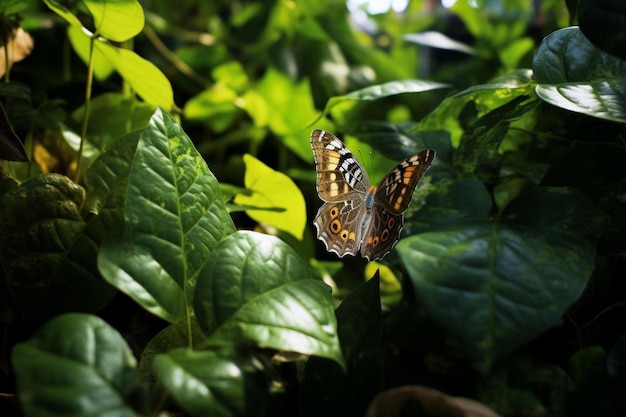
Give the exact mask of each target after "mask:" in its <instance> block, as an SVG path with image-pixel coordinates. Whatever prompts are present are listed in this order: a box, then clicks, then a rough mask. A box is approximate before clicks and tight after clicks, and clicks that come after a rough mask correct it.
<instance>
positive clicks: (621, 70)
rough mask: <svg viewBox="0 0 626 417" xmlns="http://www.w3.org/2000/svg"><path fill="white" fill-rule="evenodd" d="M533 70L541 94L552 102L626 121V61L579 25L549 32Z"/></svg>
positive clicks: (544, 98) (602, 116) (600, 116)
mask: <svg viewBox="0 0 626 417" xmlns="http://www.w3.org/2000/svg"><path fill="white" fill-rule="evenodd" d="M533 70H534V72H535V78H536V79H537V82H538V85H537V87H536V91H537V95H538V96H539V97H541V98H542V99H543V100H545V101H547V102H548V103H550V104H552V105H555V106H558V107H561V108H564V109H567V110H571V111H575V112H578V113H582V114H586V115H588V116H592V117H598V118H601V119H606V120H612V121H615V122H620V123H626V61H625V60H623V59H619V58H617V57H615V56H613V55H610V54H608V53H606V52H603V51H601V50H599V49H597V48H596V47H595V46H593V45H592V44H591V42H589V41H588V40H587V38H585V36H584V35H583V34H582V32H581V31H580V29H578V28H577V27H570V28H566V29H561V30H558V31H556V32H553V33H551V34H550V35H548V36H547V37H546V38H545V39H544V40H543V42H542V43H541V45H540V46H539V49H538V50H537V53H536V54H535V58H534V60H533Z"/></svg>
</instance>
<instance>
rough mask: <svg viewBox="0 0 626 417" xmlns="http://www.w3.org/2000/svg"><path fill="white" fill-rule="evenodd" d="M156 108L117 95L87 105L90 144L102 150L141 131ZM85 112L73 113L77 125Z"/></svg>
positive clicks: (97, 98)
mask: <svg viewBox="0 0 626 417" xmlns="http://www.w3.org/2000/svg"><path fill="white" fill-rule="evenodd" d="M155 110H156V107H155V106H153V105H151V104H148V103H145V102H141V101H139V100H138V99H136V98H135V97H128V96H125V95H123V94H120V93H104V94H100V95H98V96H97V97H95V98H93V99H92V100H91V101H90V102H89V125H88V127H87V138H88V139H89V143H91V144H92V145H94V146H95V147H96V148H97V149H99V150H101V151H102V150H104V149H105V148H106V147H107V146H108V145H109V144H110V143H111V142H113V141H114V140H116V139H118V138H120V137H122V136H124V135H126V134H128V133H130V132H132V131H134V130H137V129H143V128H145V127H146V125H147V124H148V122H149V121H150V117H152V114H153V113H154V111H155ZM84 111H85V108H84V106H80V107H79V108H77V109H76V110H74V111H73V112H72V119H74V121H75V122H76V125H77V126H78V125H80V122H81V121H82V119H83V115H84Z"/></svg>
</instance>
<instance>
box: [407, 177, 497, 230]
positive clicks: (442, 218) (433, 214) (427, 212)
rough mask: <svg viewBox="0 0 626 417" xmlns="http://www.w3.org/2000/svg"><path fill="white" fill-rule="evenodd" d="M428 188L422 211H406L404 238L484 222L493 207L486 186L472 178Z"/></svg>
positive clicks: (441, 183) (439, 182) (439, 183)
mask: <svg viewBox="0 0 626 417" xmlns="http://www.w3.org/2000/svg"><path fill="white" fill-rule="evenodd" d="M431 188H432V190H430V192H429V194H428V196H427V197H426V200H425V202H424V205H423V207H421V208H420V209H419V210H417V211H414V210H413V206H411V207H410V208H409V210H407V212H406V214H405V229H404V230H403V233H405V234H406V235H407V236H410V235H414V234H417V233H422V232H425V231H430V230H437V229H440V228H442V227H448V226H452V225H457V224H463V223H467V222H473V221H477V220H478V221H480V220H486V219H487V217H488V215H489V213H490V211H491V207H492V205H493V202H492V200H491V195H490V194H489V191H488V190H487V188H486V187H485V185H484V184H483V183H482V182H481V181H479V180H478V179H477V178H474V177H470V178H459V179H453V180H444V181H438V182H437V184H436V185H432V186H431ZM413 198H416V197H413Z"/></svg>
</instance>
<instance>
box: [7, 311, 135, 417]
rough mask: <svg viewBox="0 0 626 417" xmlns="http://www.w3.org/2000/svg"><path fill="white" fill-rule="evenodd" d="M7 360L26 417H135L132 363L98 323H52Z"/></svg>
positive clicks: (79, 318)
mask: <svg viewBox="0 0 626 417" xmlns="http://www.w3.org/2000/svg"><path fill="white" fill-rule="evenodd" d="M12 359H13V367H14V369H15V373H16V375H17V391H18V398H19V400H20V404H21V407H22V410H23V411H24V414H25V415H26V416H28V417H30V416H33V417H34V416H38V417H39V416H59V417H61V416H70V415H74V416H79V415H80V416H112V415H115V416H129V417H131V416H138V415H140V413H139V412H137V408H138V406H139V407H140V406H141V404H136V402H137V399H140V398H141V397H138V396H137V394H138V393H139V392H140V391H139V384H138V381H137V378H136V370H135V368H136V361H135V358H134V357H133V355H132V352H131V350H130V348H129V347H128V345H127V344H126V342H125V341H124V339H123V338H122V336H121V335H120V334H119V333H118V332H117V331H115V330H114V329H113V328H112V327H110V326H109V325H108V324H107V323H106V322H104V321H103V320H102V319H100V318H98V317H95V316H89V315H85V314H77V313H72V314H66V315H63V316H60V317H57V318H55V319H53V320H51V321H50V322H48V323H47V324H46V325H45V326H44V327H42V328H41V329H40V330H39V331H38V332H37V333H36V334H35V335H34V336H33V337H32V338H31V339H29V340H28V341H26V342H24V343H20V344H18V345H16V346H15V348H14V349H13V358H12Z"/></svg>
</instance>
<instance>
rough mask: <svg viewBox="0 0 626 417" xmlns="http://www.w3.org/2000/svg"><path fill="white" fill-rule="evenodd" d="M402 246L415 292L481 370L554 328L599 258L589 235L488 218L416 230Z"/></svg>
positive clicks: (400, 247)
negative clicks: (577, 235)
mask: <svg viewBox="0 0 626 417" xmlns="http://www.w3.org/2000/svg"><path fill="white" fill-rule="evenodd" d="M397 248H398V253H399V254H400V258H401V260H402V262H403V264H404V266H405V267H406V268H407V271H408V272H409V276H410V277H411V281H412V283H413V286H414V289H415V293H416V296H417V297H418V298H419V299H420V300H421V301H422V302H423V303H424V305H425V306H426V308H427V310H428V311H429V312H430V314H432V315H433V316H434V318H435V319H436V320H437V321H438V322H439V323H440V324H441V325H442V326H443V327H444V328H445V329H446V330H447V331H448V332H449V334H450V335H451V336H452V337H454V338H455V339H457V340H459V341H460V342H461V343H462V344H463V345H464V346H465V348H466V349H467V351H468V353H469V355H470V357H471V359H472V363H473V365H474V367H475V368H476V369H478V370H479V371H481V372H487V371H488V370H489V369H490V368H491V366H492V365H493V364H494V363H495V362H496V361H497V360H498V359H499V358H501V357H502V356H503V355H506V354H507V353H509V352H511V351H513V350H514V349H515V348H517V347H519V346H520V345H521V344H523V343H525V342H527V341H529V340H531V339H532V338H534V337H536V336H538V335H539V334H540V333H541V332H543V331H545V330H546V329H548V328H549V327H550V326H552V325H553V324H554V323H555V322H556V321H557V320H558V319H559V317H561V316H562V315H563V313H564V312H565V311H566V310H567V308H568V307H569V306H570V305H571V304H572V303H573V302H574V301H575V300H576V299H577V298H578V297H579V296H580V294H581V293H582V291H583V290H584V288H585V286H586V284H587V281H588V280H589V278H590V276H591V272H592V270H593V266H594V259H595V258H594V254H595V248H594V247H593V245H591V244H590V243H589V242H588V241H586V240H584V239H579V238H575V237H573V236H570V235H565V234H559V233H550V232H545V231H542V230H536V231H535V230H533V229H530V228H520V227H512V226H507V225H499V224H489V223H474V224H465V225H463V226H457V227H452V228H449V229H445V230H442V231H438V232H431V233H424V234H421V235H417V236H412V237H409V238H406V239H404V240H402V241H400V243H399V244H398V246H397Z"/></svg>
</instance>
